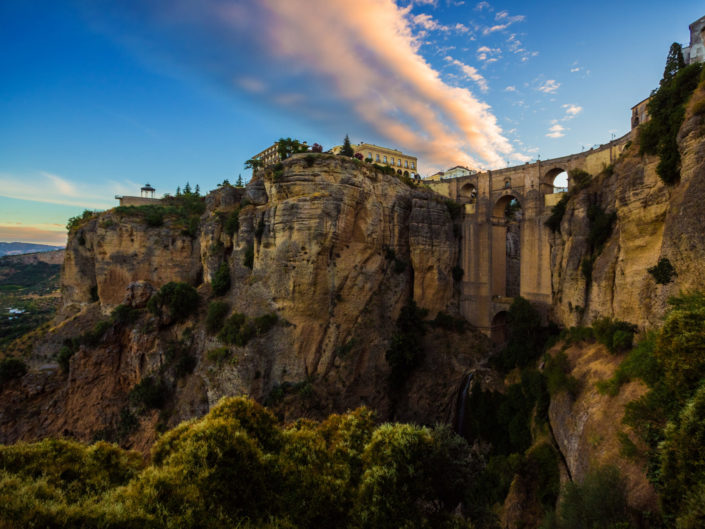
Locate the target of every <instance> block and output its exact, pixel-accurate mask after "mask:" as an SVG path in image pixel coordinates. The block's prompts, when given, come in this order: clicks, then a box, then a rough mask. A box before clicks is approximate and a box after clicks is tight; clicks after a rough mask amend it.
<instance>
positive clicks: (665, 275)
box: [646, 257, 678, 285]
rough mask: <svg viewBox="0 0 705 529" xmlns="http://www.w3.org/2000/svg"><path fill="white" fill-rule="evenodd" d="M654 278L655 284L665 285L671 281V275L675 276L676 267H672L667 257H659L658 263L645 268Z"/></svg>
mask: <svg viewBox="0 0 705 529" xmlns="http://www.w3.org/2000/svg"><path fill="white" fill-rule="evenodd" d="M646 271H647V272H648V273H649V274H651V276H652V277H653V278H654V280H655V281H656V283H657V284H659V285H667V284H668V283H670V282H671V281H673V276H676V275H678V274H676V269H675V268H673V265H672V264H671V261H669V260H668V258H667V257H662V258H661V259H659V261H658V264H656V265H655V266H652V267H651V268H648V269H647V270H646Z"/></svg>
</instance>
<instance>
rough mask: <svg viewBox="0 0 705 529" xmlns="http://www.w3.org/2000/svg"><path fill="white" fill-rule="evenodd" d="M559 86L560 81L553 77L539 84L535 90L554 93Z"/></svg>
mask: <svg viewBox="0 0 705 529" xmlns="http://www.w3.org/2000/svg"><path fill="white" fill-rule="evenodd" d="M560 86H561V83H559V82H557V81H556V80H555V79H549V80H547V81H546V82H545V83H543V84H542V85H541V86H539V87H538V88H537V90H538V91H539V92H543V93H544V94H555V93H556V90H558V88H560Z"/></svg>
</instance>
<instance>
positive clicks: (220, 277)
mask: <svg viewBox="0 0 705 529" xmlns="http://www.w3.org/2000/svg"><path fill="white" fill-rule="evenodd" d="M211 287H212V288H213V293H214V294H215V295H216V296H222V295H223V294H225V293H226V292H227V291H228V290H230V268H229V267H228V263H220V266H219V267H218V270H217V271H216V273H215V274H214V275H213V281H212V282H211Z"/></svg>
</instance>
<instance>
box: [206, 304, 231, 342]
mask: <svg viewBox="0 0 705 529" xmlns="http://www.w3.org/2000/svg"><path fill="white" fill-rule="evenodd" d="M229 310H230V305H228V304H227V303H225V302H224V301H211V303H210V305H208V314H206V331H208V334H215V333H217V332H218V331H220V329H222V327H223V321H224V320H225V316H226V315H227V314H228V311H229Z"/></svg>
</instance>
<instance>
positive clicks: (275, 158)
mask: <svg viewBox="0 0 705 529" xmlns="http://www.w3.org/2000/svg"><path fill="white" fill-rule="evenodd" d="M278 148H279V142H278V141H277V142H275V143H274V145H272V146H271V147H267V148H266V149H265V150H263V151H262V152H260V153H257V154H255V155H254V156H253V157H252V158H251V159H253V160H262V163H263V164H264V165H265V166H266V165H272V164H274V163H277V162H281V156H279V150H278Z"/></svg>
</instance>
